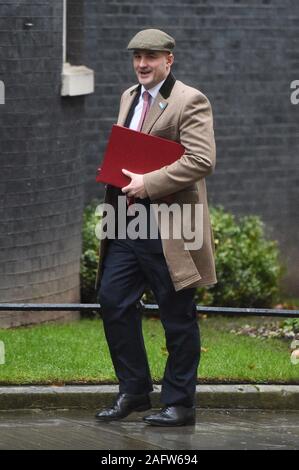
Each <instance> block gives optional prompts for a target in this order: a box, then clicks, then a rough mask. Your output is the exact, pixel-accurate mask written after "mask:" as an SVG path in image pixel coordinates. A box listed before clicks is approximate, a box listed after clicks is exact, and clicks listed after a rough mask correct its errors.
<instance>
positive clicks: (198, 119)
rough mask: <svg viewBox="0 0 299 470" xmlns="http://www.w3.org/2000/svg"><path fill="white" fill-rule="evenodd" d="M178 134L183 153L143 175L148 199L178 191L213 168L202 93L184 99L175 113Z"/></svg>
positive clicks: (211, 134)
mask: <svg viewBox="0 0 299 470" xmlns="http://www.w3.org/2000/svg"><path fill="white" fill-rule="evenodd" d="M179 135H180V143H181V144H182V145H183V146H184V147H185V152H184V154H183V155H182V156H181V157H180V158H179V159H178V160H177V161H176V162H174V163H172V164H171V165H168V166H164V167H163V168H160V169H159V170H155V171H151V172H149V173H146V174H145V175H144V185H145V189H146V191H147V194H148V196H149V197H150V199H151V200H155V199H160V198H163V197H164V196H167V195H168V194H173V193H175V192H177V191H180V190H182V189H184V188H186V187H187V186H190V185H192V184H193V183H195V182H196V181H198V180H200V179H201V178H204V177H205V176H207V175H208V174H210V173H211V172H212V171H213V170H214V168H215V163H216V146H215V139H214V130H213V115H212V109H211V105H210V102H209V100H208V99H207V97H206V96H205V95H203V94H202V93H200V92H196V93H194V94H192V96H191V97H189V98H188V99H187V100H186V102H185V104H184V106H183V108H182V110H181V113H180V116H179Z"/></svg>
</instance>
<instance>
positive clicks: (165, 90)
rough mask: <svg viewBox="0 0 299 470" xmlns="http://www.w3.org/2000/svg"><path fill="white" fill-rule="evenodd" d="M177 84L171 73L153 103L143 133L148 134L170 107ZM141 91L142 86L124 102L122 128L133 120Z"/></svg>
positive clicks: (121, 118)
mask: <svg viewBox="0 0 299 470" xmlns="http://www.w3.org/2000/svg"><path fill="white" fill-rule="evenodd" d="M174 84H175V77H174V76H173V74H172V73H171V72H170V74H169V75H168V77H167V78H166V80H165V82H164V83H163V85H162V86H161V88H160V91H159V93H158V94H157V96H156V99H155V101H154V102H153V104H152V106H151V109H150V111H149V113H148V115H147V116H146V118H145V121H144V123H143V126H142V132H144V133H146V134H148V133H149V132H150V130H151V128H152V127H153V125H154V124H155V122H156V121H157V119H159V117H160V116H161V114H163V112H164V111H165V109H166V108H167V106H168V101H167V98H168V97H169V95H170V93H171V90H172V88H173V86H174ZM140 90H141V85H137V86H136V87H135V88H133V89H132V90H131V91H130V93H129V94H128V95H127V96H126V97H125V98H124V101H123V103H122V105H121V107H120V111H119V117H118V121H117V124H118V125H120V126H129V124H130V122H131V119H132V117H133V113H134V109H135V106H136V104H137V102H138V99H139V94H140Z"/></svg>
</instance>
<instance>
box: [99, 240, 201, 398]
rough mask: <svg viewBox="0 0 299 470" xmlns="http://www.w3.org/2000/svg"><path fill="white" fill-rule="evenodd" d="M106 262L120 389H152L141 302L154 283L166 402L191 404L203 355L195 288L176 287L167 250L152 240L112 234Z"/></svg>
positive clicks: (102, 299)
mask: <svg viewBox="0 0 299 470" xmlns="http://www.w3.org/2000/svg"><path fill="white" fill-rule="evenodd" d="M156 246H157V245H156ZM153 251H154V252H153ZM155 251H156V252H155ZM103 266H104V268H103V276H102V282H101V287H100V291H99V293H98V300H99V303H100V304H101V307H102V318H103V323H104V329H105V335H106V339H107V342H108V345H109V350H110V354H111V358H112V362H113V365H114V368H115V373H116V375H117V378H118V380H119V386H120V387H119V390H120V392H121V393H131V394H140V393H148V392H150V391H152V390H153V387H152V380H151V374H150V369H149V365H148V360H147V354H146V350H145V346H144V341H143V335H142V323H141V313H140V310H139V309H138V308H137V304H138V301H139V300H140V298H141V296H142V294H143V292H144V289H145V287H146V286H149V287H150V288H151V289H152V291H153V294H154V296H155V298H156V301H157V304H158V305H159V311H160V318H161V322H162V324H163V327H164V330H165V337H166V346H167V350H168V358H167V363H166V367H165V371H164V377H163V382H162V393H161V402H162V403H164V404H165V405H175V404H177V405H179V404H181V405H185V406H192V405H193V404H194V396H195V387H196V379H197V367H198V364H199V359H200V335H199V328H198V323H197V319H196V307H195V304H194V294H195V289H193V288H189V289H183V290H181V291H178V292H176V291H175V290H174V287H173V283H172V281H171V278H170V275H169V271H168V268H167V265H166V261H165V258H164V255H163V252H162V251H161V249H158V250H151V246H150V245H148V240H130V239H126V240H111V241H110V242H109V247H108V251H107V255H106V257H105V260H104V265H103ZM152 341H155V338H153V339H152Z"/></svg>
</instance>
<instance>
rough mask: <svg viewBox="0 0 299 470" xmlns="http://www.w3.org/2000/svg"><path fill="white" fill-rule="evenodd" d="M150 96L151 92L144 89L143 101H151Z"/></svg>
mask: <svg viewBox="0 0 299 470" xmlns="http://www.w3.org/2000/svg"><path fill="white" fill-rule="evenodd" d="M150 96H151V95H150V94H149V92H148V91H144V92H143V93H142V98H143V101H149V99H150Z"/></svg>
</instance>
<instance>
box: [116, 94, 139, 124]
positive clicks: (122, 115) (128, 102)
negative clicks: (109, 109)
mask: <svg viewBox="0 0 299 470" xmlns="http://www.w3.org/2000/svg"><path fill="white" fill-rule="evenodd" d="M140 88H141V87H140V85H138V86H136V87H135V88H133V90H131V92H130V93H129V94H128V95H127V96H125V97H124V99H123V102H122V105H121V107H120V110H119V116H118V121H117V124H118V125H120V126H124V125H125V124H126V121H128V120H129V121H130V120H131V119H130V117H131V118H132V116H130V115H131V114H132V115H133V112H134V108H135V105H136V104H137V103H134V101H135V100H136V101H138V98H139V92H140ZM133 104H134V106H133Z"/></svg>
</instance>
